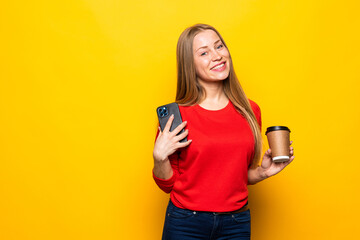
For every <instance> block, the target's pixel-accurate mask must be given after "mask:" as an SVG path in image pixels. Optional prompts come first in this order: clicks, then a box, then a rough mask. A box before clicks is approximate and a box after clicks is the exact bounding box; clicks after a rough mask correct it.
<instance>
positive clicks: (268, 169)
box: [260, 141, 295, 178]
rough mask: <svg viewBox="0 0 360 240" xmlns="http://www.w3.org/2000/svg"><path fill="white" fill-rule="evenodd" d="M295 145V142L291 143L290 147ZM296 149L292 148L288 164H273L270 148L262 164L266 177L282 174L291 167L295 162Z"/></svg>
mask: <svg viewBox="0 0 360 240" xmlns="http://www.w3.org/2000/svg"><path fill="white" fill-rule="evenodd" d="M292 143H293V141H291V142H290V145H291V144H292ZM294 158H295V156H294V148H293V147H291V146H290V160H289V161H286V162H278V163H276V162H273V161H272V159H271V149H270V148H269V149H268V150H267V151H266V152H265V154H264V157H263V160H262V163H261V166H260V167H261V170H262V171H261V172H262V173H263V175H264V176H265V177H267V178H268V177H271V176H274V175H275V174H277V173H279V172H281V171H282V170H283V169H284V168H285V167H286V166H287V165H289V164H290V163H291V162H292V161H293V160H294Z"/></svg>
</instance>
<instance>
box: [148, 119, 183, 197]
mask: <svg viewBox="0 0 360 240" xmlns="http://www.w3.org/2000/svg"><path fill="white" fill-rule="evenodd" d="M158 126H159V125H158ZM159 133H160V131H159V127H158V129H157V133H156V137H155V141H156V139H157V137H158V135H159ZM178 158H179V151H175V152H174V153H173V154H171V155H170V156H169V160H170V164H171V167H172V170H173V175H172V176H171V177H170V178H169V179H162V178H158V177H157V176H155V174H154V170H153V171H152V175H153V178H154V180H155V183H156V184H157V185H158V187H159V188H160V189H161V190H163V191H164V192H165V193H170V192H171V190H172V188H173V186H174V183H175V180H176V177H177V176H178V173H179V168H178V166H179V165H178V161H179V159H178Z"/></svg>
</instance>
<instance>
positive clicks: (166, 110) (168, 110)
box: [156, 102, 187, 142]
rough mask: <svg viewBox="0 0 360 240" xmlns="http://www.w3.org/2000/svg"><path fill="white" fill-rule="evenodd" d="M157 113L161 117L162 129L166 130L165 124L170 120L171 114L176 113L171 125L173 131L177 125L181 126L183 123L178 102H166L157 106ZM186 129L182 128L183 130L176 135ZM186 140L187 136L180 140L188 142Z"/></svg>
mask: <svg viewBox="0 0 360 240" xmlns="http://www.w3.org/2000/svg"><path fill="white" fill-rule="evenodd" d="M156 113H157V116H158V119H159V124H160V128H161V131H164V128H165V125H166V123H167V121H168V120H169V118H170V116H171V114H174V119H173V122H172V124H171V127H170V132H172V131H173V130H174V129H175V128H176V127H177V126H179V125H180V124H181V123H182V118H181V114H180V110H179V105H178V104H177V103H176V102H173V103H169V104H165V105H162V106H160V107H158V108H156ZM184 131H185V129H184V128H183V129H181V131H180V132H179V133H178V134H176V136H177V135H179V134H181V133H183V132H184ZM186 141H187V138H186V137H185V138H183V139H181V140H180V142H186Z"/></svg>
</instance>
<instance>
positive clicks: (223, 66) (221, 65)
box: [211, 62, 226, 72]
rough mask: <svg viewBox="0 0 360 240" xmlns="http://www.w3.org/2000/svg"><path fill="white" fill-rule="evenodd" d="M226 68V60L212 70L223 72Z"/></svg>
mask: <svg viewBox="0 0 360 240" xmlns="http://www.w3.org/2000/svg"><path fill="white" fill-rule="evenodd" d="M225 68H226V62H223V63H221V64H219V65H217V66H216V67H214V68H212V69H211V70H212V71H216V72H221V71H224V70H225Z"/></svg>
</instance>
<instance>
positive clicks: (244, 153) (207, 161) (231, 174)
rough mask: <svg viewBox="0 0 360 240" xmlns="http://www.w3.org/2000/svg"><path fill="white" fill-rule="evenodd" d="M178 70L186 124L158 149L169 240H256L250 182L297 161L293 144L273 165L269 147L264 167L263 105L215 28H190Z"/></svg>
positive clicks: (163, 135)
mask: <svg viewBox="0 0 360 240" xmlns="http://www.w3.org/2000/svg"><path fill="white" fill-rule="evenodd" d="M177 68H178V82H177V93H176V102H177V103H178V105H179V109H180V113H181V115H182V119H183V121H184V122H183V123H182V124H181V125H179V126H178V127H177V128H176V129H174V130H173V131H172V132H170V131H169V130H170V126H171V124H172V120H173V118H172V117H170V119H169V120H168V122H167V124H166V126H165V128H164V130H163V131H161V129H160V127H159V128H158V132H157V134H156V140H155V145H154V151H153V158H154V168H153V178H154V180H155V182H156V184H157V185H158V186H159V187H160V188H161V189H162V190H163V191H165V192H166V193H170V199H169V203H168V206H167V210H166V216H165V223H164V229H163V237H162V238H163V239H166V240H174V239H179V240H187V239H250V210H249V209H248V189H247V185H249V184H255V183H257V182H259V181H262V180H264V179H266V178H268V177H270V176H273V175H275V174H277V173H279V172H280V171H281V170H283V169H284V168H285V167H286V166H287V165H288V164H289V163H291V162H292V161H293V159H294V156H293V147H290V155H291V156H290V160H289V161H288V162H284V163H274V162H273V161H272V160H271V149H268V150H267V151H266V152H265V154H264V156H263V159H262V163H261V165H260V166H259V162H260V157H261V150H262V137H261V112H260V108H259V106H258V105H257V104H256V103H255V102H254V101H252V100H250V99H248V98H247V97H246V95H245V93H244V91H243V89H242V88H241V86H240V83H239V81H238V79H237V77H236V75H235V71H234V67H233V63H232V59H231V55H230V52H229V50H228V48H227V46H226V44H225V42H224V39H223V38H222V37H221V35H220V34H219V32H218V31H217V30H216V29H215V28H213V27H212V26H209V25H206V24H196V25H194V26H191V27H189V28H187V29H185V30H184V32H183V33H182V34H181V35H180V38H179V40H178V44H177ZM184 127H186V131H185V132H183V133H181V134H179V135H178V136H176V134H178V133H179V132H180V131H181V129H183V128H184ZM186 136H187V138H188V141H187V142H183V143H181V142H179V141H180V140H181V139H183V138H184V137H186ZM291 143H292V142H290V144H291Z"/></svg>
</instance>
